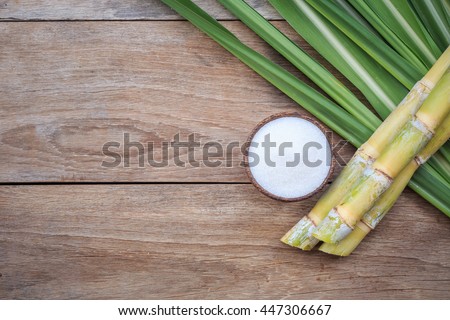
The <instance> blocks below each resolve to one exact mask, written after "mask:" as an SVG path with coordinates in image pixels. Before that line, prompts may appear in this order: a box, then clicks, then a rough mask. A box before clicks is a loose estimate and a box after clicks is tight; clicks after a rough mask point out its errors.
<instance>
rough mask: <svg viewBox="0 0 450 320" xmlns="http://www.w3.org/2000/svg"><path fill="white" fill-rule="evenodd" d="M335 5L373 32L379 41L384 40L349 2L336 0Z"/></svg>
mask: <svg viewBox="0 0 450 320" xmlns="http://www.w3.org/2000/svg"><path fill="white" fill-rule="evenodd" d="M330 2H331V1H330ZM333 3H334V4H335V5H336V6H339V7H340V8H341V9H343V10H345V12H347V14H348V15H349V16H351V17H352V18H353V19H355V20H357V21H358V22H359V23H361V24H362V25H363V26H364V27H365V28H366V29H367V30H368V31H370V32H372V33H373V34H374V35H375V36H377V37H378V38H379V39H383V38H382V37H381V36H380V34H379V33H378V32H377V31H376V30H375V29H374V28H373V27H372V25H371V24H370V23H369V22H367V21H366V19H364V17H363V16H361V14H359V12H358V11H356V10H355V8H353V7H352V5H351V4H350V3H349V2H348V1H347V0H335V2H333Z"/></svg>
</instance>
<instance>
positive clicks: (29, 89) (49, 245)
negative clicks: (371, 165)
mask: <svg viewBox="0 0 450 320" xmlns="http://www.w3.org/2000/svg"><path fill="white" fill-rule="evenodd" d="M197 2H198V3H199V4H201V5H202V6H203V7H204V8H207V10H208V11H209V12H211V13H213V14H214V16H215V17H217V18H219V19H221V20H224V24H225V25H226V26H227V27H229V28H230V29H231V30H233V31H235V32H236V33H238V35H239V37H240V38H241V39H243V40H244V41H245V42H246V43H248V44H250V45H251V46H252V47H254V48H256V49H257V50H259V51H261V52H263V53H264V54H266V55H267V56H269V57H271V58H272V59H274V60H275V61H277V62H279V63H281V64H282V65H284V66H286V67H287V68H288V69H290V70H293V69H292V68H291V67H290V66H289V65H288V63H286V62H285V61H284V60H283V59H281V58H280V57H279V56H278V55H277V54H276V53H274V52H273V51H272V50H271V49H270V48H269V47H268V46H267V45H265V44H264V43H263V42H262V41H261V40H260V39H258V38H257V37H256V36H255V35H254V34H252V33H251V32H250V31H248V30H247V29H246V28H244V27H243V26H242V25H241V24H240V23H239V22H237V21H233V18H232V17H231V16H230V15H228V14H227V13H226V12H225V11H224V10H223V9H222V8H220V6H218V5H217V4H215V1H213V0H204V1H197ZM250 2H251V3H252V4H253V5H254V6H256V7H257V8H258V10H260V12H262V13H263V14H264V15H265V16H266V17H268V18H270V19H272V20H276V21H275V22H274V23H275V24H276V26H278V27H280V28H281V29H282V30H284V31H286V32H287V33H288V34H289V35H291V36H292V37H293V39H294V41H296V42H297V43H298V44H299V45H301V46H302V47H303V48H305V49H306V50H308V51H310V52H311V54H313V55H314V56H315V57H317V59H319V60H321V61H323V60H322V59H320V57H318V55H317V54H314V53H313V51H312V50H311V49H310V48H309V47H308V45H307V44H306V43H305V42H304V41H303V40H301V39H299V38H298V37H296V36H295V35H294V33H293V31H292V30H291V29H290V28H289V27H288V26H287V24H286V23H285V22H284V21H281V19H280V18H279V17H278V16H277V15H276V14H275V13H274V11H273V10H271V8H270V6H269V5H268V4H267V3H266V2H265V1H261V0H253V1H250ZM0 44H1V46H0V183H1V185H0V298H6V299H9V298H13V299H25V298H32V299H36V298H41V299H42V298H48V299H97V298H118V299H121V298H124V299H125V298H127V299H128V298H137V299H162V298H172V299H225V298H226V299H237V298H244V299H245V298H252V299H262V298H264V299H316V298H327V299H350V298H352V299H368V298H381V299H385V298H397V299H423V298H425V299H428V298H435V299H442V298H446V299H449V298H450V232H449V231H450V220H449V219H448V218H446V217H445V216H444V215H443V214H442V213H440V212H439V211H438V210H436V209H435V208H433V207H432V206H431V205H429V204H428V203H427V202H426V201H425V200H423V199H422V198H420V197H419V196H417V195H416V194H414V193H413V192H412V191H411V190H409V189H408V190H406V191H405V193H404V194H403V195H402V196H401V198H400V200H399V201H398V203H397V204H396V205H395V207H394V209H393V210H392V212H391V214H390V215H389V216H387V217H386V219H385V220H384V221H383V222H382V224H381V225H380V227H379V228H378V229H377V230H375V231H374V232H373V233H372V234H371V235H369V237H368V238H367V239H366V241H364V243H363V244H362V245H361V246H360V247H359V248H358V249H357V251H356V252H355V253H354V254H353V255H352V256H351V257H348V258H336V257H332V256H328V255H325V254H322V253H320V252H317V251H316V252H311V253H304V252H301V251H299V250H296V249H293V248H290V247H287V246H285V245H283V244H282V243H281V242H279V238H280V237H281V236H282V235H283V234H284V233H285V232H286V231H287V230H288V229H289V228H290V227H291V226H292V225H293V224H294V223H295V222H296V221H297V220H298V219H299V218H301V217H302V215H303V214H305V213H306V212H307V211H308V210H309V209H310V208H311V207H312V205H313V204H314V201H316V200H317V197H316V198H313V199H310V200H307V201H303V202H297V203H288V204H286V203H281V202H278V201H275V200H271V199H269V198H267V197H265V196H263V195H262V194H260V193H259V192H258V191H257V190H256V189H255V188H254V187H253V186H252V185H251V184H249V182H248V179H247V177H246V175H245V171H244V169H243V168H242V167H241V166H240V162H241V160H242V155H241V152H240V150H239V149H234V150H233V152H230V154H229V155H228V156H229V159H230V160H229V161H228V162H226V161H223V163H222V165H221V166H219V167H216V168H211V167H206V166H205V165H201V166H200V167H192V166H189V165H188V166H187V167H185V168H182V167H178V166H176V165H175V164H174V163H173V161H172V160H173V159H172V158H171V159H170V160H171V161H170V164H169V165H168V166H166V167H163V168H154V167H150V166H148V165H147V166H145V167H144V168H139V167H138V165H137V155H136V150H134V151H133V152H132V153H131V154H130V158H131V165H130V167H129V168H127V167H124V166H123V165H121V166H118V167H115V168H104V167H102V165H101V164H102V161H103V160H105V156H104V155H103V154H102V146H103V145H104V144H105V143H106V142H108V141H122V140H123V135H124V133H128V134H129V135H130V138H131V140H133V141H140V142H143V143H144V142H147V141H155V142H156V143H157V145H159V144H160V143H161V142H162V141H170V140H171V139H172V138H173V136H174V135H175V134H177V133H180V137H181V139H183V140H186V139H187V137H188V135H189V134H192V133H195V134H196V137H197V138H198V140H199V141H201V142H202V143H205V142H208V141H219V142H221V143H223V144H229V143H231V142H239V143H243V142H244V141H245V139H246V137H247V135H248V133H249V132H250V130H251V129H252V127H253V126H254V125H255V124H256V123H257V122H259V121H260V120H262V119H264V118H265V117H267V116H269V115H272V114H274V113H278V112H283V111H299V112H302V113H305V112H304V111H302V110H301V109H300V108H299V107H298V106H296V105H295V103H293V102H292V101H291V100H290V99H288V98H287V97H285V96H284V95H283V94H282V93H280V92H279V91H277V90H276V89H275V88H273V87H272V86H271V85H269V84H268V83H266V82H265V81H264V80H263V79H261V78H260V77H259V76H258V75H256V74H255V73H253V72H252V71H251V70H249V69H248V68H247V67H245V66H244V65H242V64H241V63H240V62H239V61H238V60H237V59H235V58H234V57H232V56H231V55H230V54H228V53H227V52H226V51H225V50H223V49H222V48H221V47H219V46H218V45H217V44H215V43H214V42H213V41H212V40H210V39H209V38H208V37H206V36H205V35H203V34H202V33H201V32H199V31H198V30H197V29H195V28H194V27H193V26H191V25H190V24H189V23H188V22H186V21H182V19H180V17H178V16H177V15H176V14H174V13H173V12H172V11H171V10H169V9H168V8H166V7H165V6H164V5H163V4H161V3H160V2H159V1H158V0H129V1H119V0H112V1H111V0H99V1H88V0H59V1H52V0H26V1H12V0H11V1H10V0H6V1H0ZM296 74H298V73H296ZM298 76H299V77H301V78H302V79H304V77H303V76H302V75H300V74H298ZM347 84H348V83H347ZM338 141H339V137H337V136H336V137H335V143H337V142H338ZM156 151H157V152H156V153H157V155H156V157H159V156H160V155H161V152H160V151H161V150H160V149H158V148H157V150H156ZM353 151H354V149H353V148H352V147H349V146H347V147H345V148H344V149H343V150H341V152H340V155H341V156H342V157H343V158H345V159H348V158H349V157H350V156H351V154H352V152H353ZM186 157H187V154H186V153H184V154H183V155H182V158H183V159H186ZM222 160H224V159H222Z"/></svg>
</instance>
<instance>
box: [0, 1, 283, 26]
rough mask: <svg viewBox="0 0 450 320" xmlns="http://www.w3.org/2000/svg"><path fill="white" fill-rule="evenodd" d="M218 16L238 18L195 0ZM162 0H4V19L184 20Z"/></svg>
mask: <svg viewBox="0 0 450 320" xmlns="http://www.w3.org/2000/svg"><path fill="white" fill-rule="evenodd" d="M194 2H195V3H197V4H198V5H199V6H200V7H202V8H203V9H204V10H206V11H207V12H208V13H210V14H211V15H212V16H214V17H215V18H217V19H221V20H223V19H234V17H233V16H232V15H230V14H229V13H228V11H227V10H225V9H224V8H223V7H222V6H221V5H220V4H218V3H217V2H216V1H215V0H195V1H194ZM248 2H249V4H251V5H252V6H253V7H254V8H255V9H257V10H258V11H259V12H260V13H261V14H262V15H264V17H266V18H267V19H280V16H279V15H278V14H277V13H276V11H275V10H274V9H273V8H272V6H270V4H269V3H268V2H267V1H266V0H249V1H248ZM180 19H181V17H179V16H178V15H177V14H176V13H174V12H173V11H172V10H171V9H169V8H168V7H167V6H166V5H165V4H163V3H162V2H161V1H160V0H129V1H120V0H98V1H89V0H59V1H52V0H27V1H17V0H3V1H0V21H1V20H4V21H7V20H180Z"/></svg>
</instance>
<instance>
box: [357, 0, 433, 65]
mask: <svg viewBox="0 0 450 320" xmlns="http://www.w3.org/2000/svg"><path fill="white" fill-rule="evenodd" d="M364 2H365V3H366V5H368V6H369V7H370V8H371V9H372V10H373V12H375V14H376V15H378V16H379V17H380V19H381V20H382V21H383V23H384V24H385V25H386V26H387V27H388V28H389V29H391V30H392V31H393V32H395V34H396V35H397V36H398V37H399V38H400V39H401V40H402V41H403V42H404V43H405V44H406V45H407V46H408V47H409V48H410V49H411V50H413V52H414V53H415V54H416V56H417V57H418V58H419V59H421V60H422V61H423V62H424V63H425V65H426V66H427V67H428V68H431V66H432V65H433V63H434V62H435V61H436V59H437V58H438V57H439V55H440V54H441V51H440V50H439V48H438V47H437V45H436V44H435V43H434V41H432V40H431V37H429V35H427V32H424V27H423V25H422V23H421V22H420V20H419V19H418V17H417V16H416V14H415V13H414V11H413V9H412V8H411V6H410V5H409V3H408V0H377V1H372V0H364Z"/></svg>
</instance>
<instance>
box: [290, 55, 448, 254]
mask: <svg viewBox="0 0 450 320" xmlns="http://www.w3.org/2000/svg"><path fill="white" fill-rule="evenodd" d="M449 65H450V50H447V51H446V53H445V54H443V55H442V56H441V58H439V60H438V61H437V62H436V63H435V65H434V66H433V68H431V69H430V70H429V72H428V73H427V74H426V75H425V77H424V78H423V79H422V80H421V81H419V82H418V83H417V84H416V85H415V86H414V88H413V89H412V90H411V91H410V92H409V94H408V95H407V96H406V97H405V98H404V99H403V101H402V102H401V103H400V105H399V106H398V107H397V108H396V109H395V110H394V111H393V112H392V113H391V114H390V115H389V117H388V118H387V119H386V120H385V121H384V122H383V123H382V124H381V126H380V127H379V128H378V129H377V130H376V131H375V133H374V134H373V135H372V136H371V137H370V138H369V140H368V141H367V142H366V143H365V144H363V145H362V146H361V147H360V148H359V149H358V151H357V152H356V154H355V155H354V156H353V158H352V159H351V160H350V162H349V163H348V164H347V166H346V167H345V168H344V169H343V170H342V172H341V174H340V175H339V176H338V178H337V179H336V180H335V181H334V182H333V184H332V185H331V187H330V188H328V190H327V191H326V192H325V193H324V194H323V195H322V197H321V198H320V199H319V201H318V202H317V204H316V205H315V206H314V208H313V209H312V210H311V211H310V212H309V213H308V215H306V216H304V217H303V218H302V219H301V220H300V221H299V222H298V223H297V224H296V225H295V226H294V227H293V228H292V229H291V230H289V231H288V232H287V233H286V235H285V236H284V237H283V238H282V239H281V241H282V242H284V243H285V244H287V245H290V246H293V247H297V248H300V249H302V250H311V249H312V248H313V247H314V246H315V245H316V244H317V243H318V242H319V240H318V239H316V238H315V237H314V236H313V232H314V231H315V229H316V226H318V225H319V224H320V223H321V222H322V220H323V219H324V218H325V217H326V216H327V214H328V213H329V212H330V211H331V210H332V209H333V207H334V206H336V205H338V204H339V201H341V200H342V198H343V197H344V196H345V194H346V192H347V191H348V190H350V188H351V187H352V186H353V184H354V183H355V181H357V179H359V178H360V176H361V174H362V173H363V172H364V170H365V169H366V167H367V165H368V164H370V163H371V162H372V161H373V160H374V159H376V158H378V156H379V154H380V153H381V152H382V151H383V150H384V149H385V148H386V146H387V145H388V144H389V143H391V142H392V140H393V139H394V138H395V136H396V135H397V134H398V132H399V131H400V129H401V128H402V127H403V125H404V124H405V123H407V122H408V121H409V120H410V119H411V118H412V116H413V115H414V114H415V113H416V112H417V110H418V109H419V107H420V106H421V105H422V103H423V101H424V100H425V99H426V98H427V97H428V94H429V92H430V91H431V90H432V89H433V87H434V85H435V83H437V82H438V81H439V79H440V78H441V77H442V75H443V74H444V71H443V70H446V68H448V67H449Z"/></svg>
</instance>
